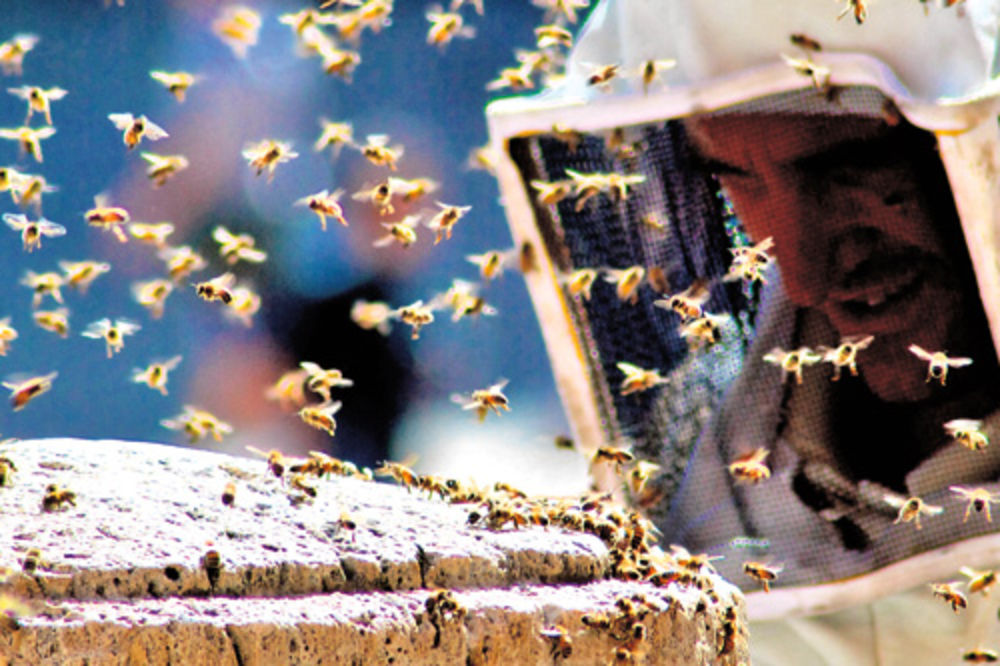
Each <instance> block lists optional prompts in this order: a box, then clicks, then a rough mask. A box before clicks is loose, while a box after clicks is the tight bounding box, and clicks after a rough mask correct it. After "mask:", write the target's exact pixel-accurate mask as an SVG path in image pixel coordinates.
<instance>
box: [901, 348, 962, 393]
mask: <svg viewBox="0 0 1000 666" xmlns="http://www.w3.org/2000/svg"><path fill="white" fill-rule="evenodd" d="M907 349H909V350H910V353H912V354H913V355H914V356H916V357H917V358H919V359H920V360H922V361H927V362H928V363H929V364H930V365H929V366H928V368H927V379H926V380H925V381H927V382H929V381H931V380H932V379H937V380H939V381H940V382H941V386H944V385H945V381H946V380H947V379H948V368H963V367H965V366H967V365H972V359H971V358H967V357H964V356H948V355H947V354H946V353H945V352H943V351H936V352H929V351H927V350H926V349H924V348H923V347H920V346H918V345H910V346H909V347H907Z"/></svg>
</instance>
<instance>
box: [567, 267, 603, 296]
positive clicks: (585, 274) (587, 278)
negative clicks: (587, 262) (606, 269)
mask: <svg viewBox="0 0 1000 666" xmlns="http://www.w3.org/2000/svg"><path fill="white" fill-rule="evenodd" d="M596 281H597V269H596V268H579V269H577V270H575V271H573V272H572V273H570V274H569V275H566V276H564V277H563V278H562V279H561V282H563V283H564V284H565V285H566V289H567V290H569V293H570V295H572V296H582V297H583V299H584V300H587V301H589V300H590V290H591V288H592V287H593V286H594V283H595V282H596Z"/></svg>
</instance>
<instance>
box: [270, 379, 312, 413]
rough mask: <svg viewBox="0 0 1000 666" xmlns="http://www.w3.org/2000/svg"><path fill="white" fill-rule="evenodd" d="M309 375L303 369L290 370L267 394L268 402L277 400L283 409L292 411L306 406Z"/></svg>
mask: <svg viewBox="0 0 1000 666" xmlns="http://www.w3.org/2000/svg"><path fill="white" fill-rule="evenodd" d="M308 376H309V373H308V372H306V371H305V370H303V369H301V368H296V369H294V370H289V371H287V372H285V373H284V374H282V375H281V377H278V381H276V382H275V383H274V384H272V385H271V386H270V387H269V388H268V389H267V392H266V393H265V396H266V397H267V399H268V400H276V401H277V402H278V405H279V406H280V407H281V409H283V410H285V411H291V410H293V409H298V408H299V407H302V406H303V405H305V404H306V392H305V381H306V377H308Z"/></svg>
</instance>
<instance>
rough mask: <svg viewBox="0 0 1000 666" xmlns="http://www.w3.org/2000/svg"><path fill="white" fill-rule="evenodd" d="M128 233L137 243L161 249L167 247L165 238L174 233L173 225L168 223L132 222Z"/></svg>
mask: <svg viewBox="0 0 1000 666" xmlns="http://www.w3.org/2000/svg"><path fill="white" fill-rule="evenodd" d="M128 231H129V233H130V234H132V238H134V239H136V240H137V241H139V242H141V243H149V244H150V245H152V246H153V247H157V248H160V249H163V248H166V246H167V236H169V235H170V234H172V233H174V225H172V224H170V223H169V222H156V223H150V222H133V223H132V224H130V225H129V228H128Z"/></svg>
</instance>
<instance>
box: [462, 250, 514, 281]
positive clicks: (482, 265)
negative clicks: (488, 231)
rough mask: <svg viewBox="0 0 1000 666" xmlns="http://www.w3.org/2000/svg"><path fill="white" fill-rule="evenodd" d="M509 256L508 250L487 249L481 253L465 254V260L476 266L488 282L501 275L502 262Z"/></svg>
mask: <svg viewBox="0 0 1000 666" xmlns="http://www.w3.org/2000/svg"><path fill="white" fill-rule="evenodd" d="M510 256H511V253H510V251H500V250H489V251H488V252H483V253H482V254H467V255H465V260H466V261H468V262H469V263H471V264H475V265H476V266H478V267H479V275H480V277H482V278H483V279H484V280H486V281H487V282H489V281H490V280H492V279H493V278H497V277H500V276H501V275H503V269H504V264H505V263H507V260H508V258H509V257H510Z"/></svg>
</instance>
